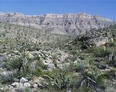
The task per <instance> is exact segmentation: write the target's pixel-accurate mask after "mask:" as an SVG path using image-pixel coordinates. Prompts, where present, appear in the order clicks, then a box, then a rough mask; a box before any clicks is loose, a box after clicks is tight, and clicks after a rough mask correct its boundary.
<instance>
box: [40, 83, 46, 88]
mask: <svg viewBox="0 0 116 92" xmlns="http://www.w3.org/2000/svg"><path fill="white" fill-rule="evenodd" d="M38 87H39V88H41V89H43V88H46V86H44V85H42V84H41V83H38Z"/></svg>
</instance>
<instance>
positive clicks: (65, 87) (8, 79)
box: [0, 13, 116, 92]
mask: <svg viewBox="0 0 116 92" xmlns="http://www.w3.org/2000/svg"><path fill="white" fill-rule="evenodd" d="M79 15H81V17H82V16H83V17H84V16H89V17H90V15H87V14H78V15H70V16H67V17H71V18H72V16H73V17H74V16H79ZM0 16H2V18H1V17H0V20H1V22H0V92H115V90H116V51H115V50H116V25H110V23H111V24H112V21H111V20H108V19H103V18H101V17H99V18H100V20H102V21H104V22H103V24H100V27H97V28H95V29H92V30H91V31H87V32H85V33H84V34H79V35H78V36H70V35H67V32H66V34H60V33H58V34H57V33H54V34H53V33H51V32H46V31H45V29H44V28H38V27H39V25H40V24H37V25H38V27H36V26H35V25H32V24H30V26H27V25H29V24H27V25H26V23H25V25H24V24H23V25H22V21H23V20H24V22H29V21H27V20H29V19H32V20H33V18H35V16H33V17H32V16H24V15H22V14H17V13H10V14H4V13H0ZM3 16H4V17H3ZM6 16H7V17H6ZM42 16H43V15H42ZM42 16H41V17H42ZM44 16H45V15H44ZM46 16H48V15H46ZM62 16H65V17H66V15H59V16H57V17H58V18H59V17H61V18H62ZM24 17H25V18H24ZM36 17H37V16H36ZM38 17H40V16H38ZM50 17H51V18H56V15H54V16H53V15H49V16H48V18H47V21H48V20H49V21H51V20H50V19H49V18H50ZM91 17H92V16H91ZM6 18H7V19H6ZM13 18H14V19H13ZM15 18H16V19H15ZM20 18H22V20H20ZM86 18H87V17H86ZM37 19H38V18H37ZM39 19H40V18H39ZM39 19H38V20H39ZM64 19H65V18H64ZM82 19H83V18H82ZM3 20H4V22H3ZM32 20H30V22H33V21H32ZM13 21H14V22H13ZM17 21H18V22H17ZM68 21H69V19H68ZM68 21H67V22H66V23H68ZM86 21H87V20H86ZM88 21H90V19H88ZM106 21H107V22H106ZM16 22H17V23H16ZM51 22H52V21H51ZM51 22H50V23H51ZM33 23H35V22H33ZM55 23H56V22H55ZM62 23H63V22H62ZM84 23H86V22H84ZM104 23H105V24H106V25H107V26H109V25H110V26H109V27H107V26H106V27H105V24H104ZM42 25H43V24H41V27H42ZM50 25H51V24H50ZM58 25H59V24H58ZM71 25H72V24H71ZM82 25H84V26H85V24H83V23H82ZM92 25H94V23H92ZM101 25H102V26H101ZM48 26H49V25H48ZM44 27H45V26H44ZM50 27H51V26H50ZM58 27H59V26H58ZM86 27H87V26H86ZM102 27H105V28H102ZM45 28H46V27H45ZM82 28H84V27H82ZM99 28H100V29H99ZM42 29H43V30H42ZM47 29H48V28H47ZM87 29H88V28H87ZM50 30H51V29H50ZM83 30H85V29H83ZM51 31H53V30H51ZM54 31H55V30H54ZM57 31H58V30H57ZM60 31H61V30H60ZM62 31H63V29H62ZM69 31H70V28H69ZM77 31H78V30H77ZM81 31H82V29H81ZM71 34H72V33H71Z"/></svg>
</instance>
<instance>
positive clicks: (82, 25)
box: [0, 12, 114, 35]
mask: <svg viewBox="0 0 116 92" xmlns="http://www.w3.org/2000/svg"><path fill="white" fill-rule="evenodd" d="M0 22H8V23H12V24H18V25H25V26H32V27H35V28H39V29H42V30H44V31H45V32H50V33H55V34H68V35H79V34H83V33H85V32H86V31H90V30H92V29H99V28H104V27H107V26H109V25H111V24H113V23H114V22H113V21H112V20H109V19H106V18H102V17H100V16H91V15H89V14H86V13H79V14H46V15H39V16H36V15H35V16H25V15H23V14H20V13H3V12H0Z"/></svg>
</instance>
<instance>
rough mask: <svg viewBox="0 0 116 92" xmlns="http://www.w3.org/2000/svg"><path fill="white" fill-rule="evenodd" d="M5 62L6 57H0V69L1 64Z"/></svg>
mask: <svg viewBox="0 0 116 92" xmlns="http://www.w3.org/2000/svg"><path fill="white" fill-rule="evenodd" d="M6 60H7V57H6V56H4V55H0V67H2V63H3V62H4V61H6Z"/></svg>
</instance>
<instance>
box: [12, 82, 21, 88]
mask: <svg viewBox="0 0 116 92" xmlns="http://www.w3.org/2000/svg"><path fill="white" fill-rule="evenodd" d="M11 86H13V87H19V86H20V83H18V82H14V83H12V84H11Z"/></svg>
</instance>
